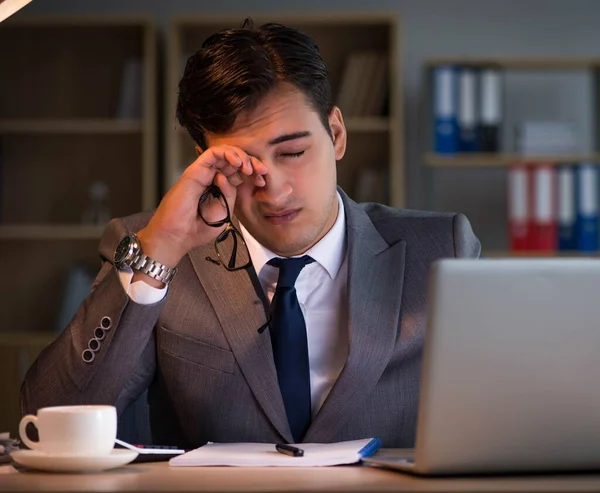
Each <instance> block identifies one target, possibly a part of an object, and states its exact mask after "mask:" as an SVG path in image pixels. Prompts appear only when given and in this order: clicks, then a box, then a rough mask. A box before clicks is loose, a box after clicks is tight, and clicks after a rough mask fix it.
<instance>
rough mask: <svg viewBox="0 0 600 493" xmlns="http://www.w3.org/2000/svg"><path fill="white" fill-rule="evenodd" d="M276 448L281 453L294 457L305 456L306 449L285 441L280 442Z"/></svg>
mask: <svg viewBox="0 0 600 493" xmlns="http://www.w3.org/2000/svg"><path fill="white" fill-rule="evenodd" d="M275 450H277V452H279V453H280V454H285V455H291V456H292V457H303V456H304V450H302V449H301V448H298V447H294V446H292V445H286V444H285V443H278V444H277V445H275Z"/></svg>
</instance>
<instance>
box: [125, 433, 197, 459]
mask: <svg viewBox="0 0 600 493" xmlns="http://www.w3.org/2000/svg"><path fill="white" fill-rule="evenodd" d="M115 443H116V444H117V445H120V446H121V447H123V448H127V449H129V450H133V451H135V452H137V453H138V456H137V457H136V458H135V460H134V461H132V462H134V463H135V462H159V461H167V460H169V459H171V458H173V457H175V456H177V455H181V454H185V453H186V452H187V450H185V449H182V448H179V447H176V446H171V445H132V444H130V443H127V442H124V441H123V440H119V439H118V438H117V439H116V440H115Z"/></svg>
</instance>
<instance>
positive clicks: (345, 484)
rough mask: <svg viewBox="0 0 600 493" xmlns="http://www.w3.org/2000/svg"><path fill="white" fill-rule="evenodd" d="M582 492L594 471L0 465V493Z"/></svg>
mask: <svg viewBox="0 0 600 493" xmlns="http://www.w3.org/2000/svg"><path fill="white" fill-rule="evenodd" d="M6 491H9V492H19V493H22V492H34V491H35V492H39V491H65V492H88V491H93V492H95V491H111V492H137V491H149V492H165V493H167V492H182V491H186V492H195V491H198V492H208V491H212V492H218V493H221V492H227V493H231V492H243V493H247V492H259V491H261V492H262V491H265V492H273V491H284V492H315V491H325V492H352V491H361V492H384V491H402V492H427V493H435V492H440V493H442V492H443V493H449V492H450V493H454V492H456V493H458V492H461V493H462V492H486V493H487V492H494V493H503V492H507V493H508V492H528V493H530V492H573V491H577V492H584V491H600V474H598V475H592V474H589V475H544V476H521V477H491V478H484V477H479V478H442V479H436V478H433V479H431V478H427V479H424V478H419V477H413V476H411V475H408V474H403V473H400V472H395V471H386V470H383V469H375V468H371V467H367V466H362V467H361V466H342V467H323V468H297V469H296V468H279V467H272V468H231V467H169V465H168V464H167V463H166V462H159V463H146V464H132V465H128V466H125V467H122V468H119V469H115V470H113V471H108V472H104V473H100V474H49V473H39V472H18V471H16V470H15V469H14V468H13V467H12V466H0V492H6Z"/></svg>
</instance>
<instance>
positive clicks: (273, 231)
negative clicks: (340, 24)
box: [206, 84, 346, 257]
mask: <svg viewBox="0 0 600 493" xmlns="http://www.w3.org/2000/svg"><path fill="white" fill-rule="evenodd" d="M329 125H330V128H331V131H332V134H333V139H332V137H331V136H330V135H329V133H328V132H327V130H326V129H325V128H324V127H323V124H322V123H321V120H320V119H319V115H318V114H317V113H316V112H315V110H313V109H312V108H311V107H310V106H309V104H308V102H307V101H306V98H305V97H304V95H303V94H302V93H301V92H300V91H298V90H296V89H295V88H294V87H293V86H290V85H288V84H280V85H279V86H277V87H276V88H275V89H273V90H272V91H271V92H270V93H269V94H267V96H266V97H265V98H264V99H263V100H262V101H261V103H260V104H259V105H258V107H257V108H256V109H255V110H253V111H250V112H245V113H242V114H240V115H239V116H238V118H237V119H236V122H235V125H234V128H233V129H232V130H231V131H230V132H228V133H227V134H219V135H215V134H209V135H207V136H206V138H207V142H208V144H209V145H210V146H215V145H232V146H236V147H239V148H241V149H242V150H244V151H245V152H247V153H248V154H250V155H252V156H255V157H256V158H258V159H259V160H260V161H261V162H262V163H263V164H264V165H265V166H266V167H267V169H268V173H267V174H266V175H265V180H266V186H264V187H256V186H254V183H253V180H251V179H246V180H245V182H244V183H243V184H242V185H240V186H239V187H238V189H237V200H236V206H235V214H236V216H237V217H238V219H239V220H240V222H241V223H242V224H243V225H244V227H245V228H246V229H247V230H248V231H249V232H250V234H251V235H252V236H253V237H254V238H256V240H258V241H259V242H260V243H261V244H262V245H264V246H265V247H267V248H268V249H269V250H271V251H273V252H274V253H276V254H278V255H281V256H285V257H290V256H293V255H300V254H302V253H304V252H306V251H307V250H308V249H309V248H310V247H312V246H313V245H314V244H315V243H316V242H318V241H319V240H320V239H321V238H322V237H323V236H324V235H325V234H326V233H327V232H328V231H329V229H330V228H331V227H332V226H333V224H334V222H335V220H336V218H337V213H338V202H337V197H336V183H337V180H336V161H337V160H339V159H341V158H342V157H343V155H344V152H345V149H346V130H345V128H344V123H343V121H342V115H341V113H340V111H339V109H337V108H334V109H333V110H332V111H331V113H330V115H329Z"/></svg>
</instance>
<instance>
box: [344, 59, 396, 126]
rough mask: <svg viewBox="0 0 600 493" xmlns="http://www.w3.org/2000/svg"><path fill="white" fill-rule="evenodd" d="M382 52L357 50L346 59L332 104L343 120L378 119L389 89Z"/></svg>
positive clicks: (387, 71)
mask: <svg viewBox="0 0 600 493" xmlns="http://www.w3.org/2000/svg"><path fill="white" fill-rule="evenodd" d="M388 80H389V63H388V55H387V53H386V52H382V51H378V50H357V51H354V52H352V53H350V55H349V56H348V57H347V59H346V62H345V65H344V69H343V71H342V77H341V79H340V84H339V90H338V94H337V97H336V98H335V100H336V105H337V106H339V108H340V109H341V110H342V113H343V115H344V116H345V117H366V116H382V115H383V114H384V111H385V103H386V99H387V97H386V96H387V92H388V90H389V83H388Z"/></svg>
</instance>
